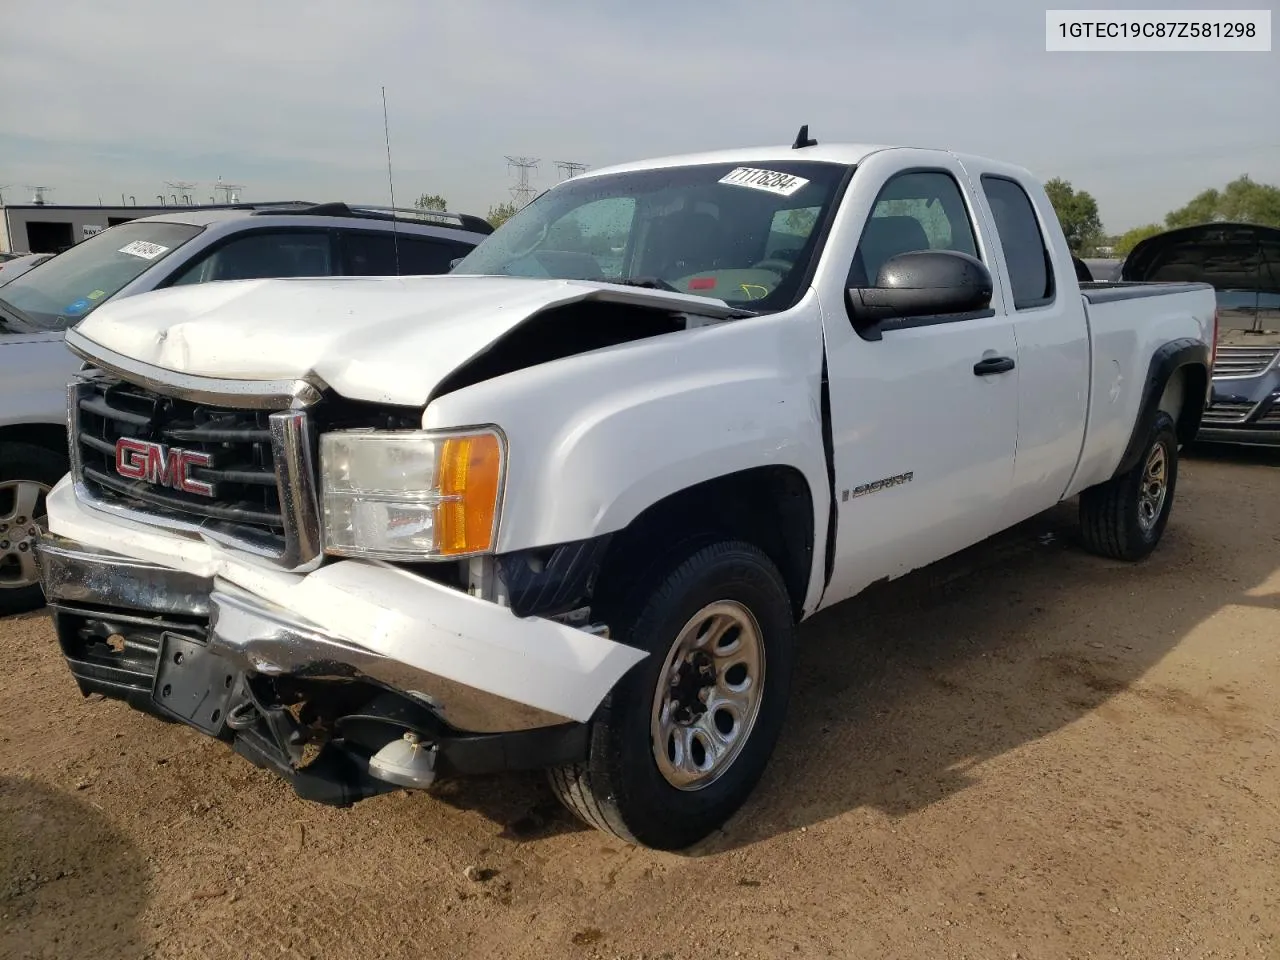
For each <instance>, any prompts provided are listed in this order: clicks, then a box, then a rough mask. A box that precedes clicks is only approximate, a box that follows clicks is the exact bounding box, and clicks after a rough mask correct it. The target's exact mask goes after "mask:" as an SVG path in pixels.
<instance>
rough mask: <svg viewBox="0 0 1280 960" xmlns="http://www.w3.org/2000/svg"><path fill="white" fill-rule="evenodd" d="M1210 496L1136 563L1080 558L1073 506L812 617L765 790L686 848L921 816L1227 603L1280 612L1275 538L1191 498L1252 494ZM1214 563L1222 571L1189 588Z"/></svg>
mask: <svg viewBox="0 0 1280 960" xmlns="http://www.w3.org/2000/svg"><path fill="white" fill-rule="evenodd" d="M1246 462H1252V461H1246ZM1228 469H1230V470H1231V472H1232V473H1238V472H1239V471H1240V469H1241V468H1240V467H1237V466H1234V465H1232V466H1229V467H1228ZM1245 469H1248V468H1245ZM1205 486H1207V485H1206V484H1204V483H1203V481H1201V482H1200V483H1186V484H1184V483H1183V482H1182V481H1181V479H1180V483H1179V491H1178V498H1177V500H1178V502H1177V503H1175V509H1174V513H1173V519H1172V520H1171V522H1170V525H1169V527H1168V528H1167V529H1166V532H1165V536H1164V540H1163V541H1162V543H1161V545H1160V547H1159V548H1158V549H1157V550H1156V552H1155V553H1154V554H1153V555H1152V556H1151V557H1149V558H1148V559H1147V560H1146V561H1143V562H1141V563H1138V564H1128V563H1120V562H1114V561H1109V560H1105V559H1101V558H1098V557H1095V556H1092V555H1090V554H1087V553H1085V552H1084V551H1083V550H1082V549H1081V547H1080V545H1079V542H1078V525H1077V522H1076V518H1077V512H1076V510H1077V508H1076V504H1075V503H1074V502H1070V503H1065V504H1061V505H1059V506H1058V507H1057V508H1055V509H1054V510H1051V511H1049V512H1048V513H1045V514H1042V515H1040V516H1038V517H1035V518H1033V519H1031V520H1029V521H1027V522H1025V523H1023V524H1021V525H1019V526H1017V527H1015V528H1013V529H1011V530H1009V531H1006V532H1005V533H1003V534H1000V535H998V536H996V537H993V538H991V539H990V540H987V541H984V542H983V543H981V544H978V545H976V546H974V547H971V548H969V549H968V550H966V551H964V552H962V553H960V554H957V555H955V556H954V557H951V558H948V559H946V560H943V561H940V562H939V563H937V564H934V565H932V566H930V567H927V568H924V569H922V570H919V571H915V572H914V573H912V574H909V575H908V576H906V577H903V578H902V579H900V580H897V581H893V582H891V583H888V584H883V585H880V586H877V587H875V588H872V589H871V590H868V591H866V592H865V593H864V594H862V595H860V596H859V597H855V598H853V599H852V600H850V601H847V602H846V603H844V604H841V605H838V606H836V607H833V608H831V609H830V610H827V611H823V612H822V613H820V614H818V615H817V616H815V617H814V618H813V619H812V620H810V621H808V622H807V623H806V624H805V625H804V627H802V629H801V640H802V646H801V652H800V662H799V664H798V667H797V674H796V679H795V683H794V686H793V691H792V699H791V705H790V710H789V716H788V722H787V725H786V727H785V728H784V731H783V734H782V737H781V740H780V742H779V744H778V747H777V751H776V753H775V754H774V758H773V760H772V761H771V764H770V768H769V770H768V771H767V772H766V775H765V777H764V780H763V781H762V783H761V785H760V787H759V788H758V789H757V792H756V794H755V796H754V797H753V798H752V800H750V801H749V802H748V804H747V806H746V807H744V809H743V810H742V811H741V812H740V813H739V814H738V815H737V816H736V817H735V818H734V819H733V820H731V821H730V822H729V823H728V824H727V825H726V827H725V829H724V830H722V831H720V832H719V833H718V834H716V835H714V836H712V837H710V838H708V840H706V841H705V842H704V843H702V844H700V845H699V846H698V847H696V848H694V849H692V850H690V851H688V854H689V855H692V856H703V855H710V854H714V853H718V852H722V851H725V850H729V849H734V848H736V847H740V846H745V845H748V844H751V843H754V842H756V841H758V840H761V839H765V838H768V837H771V836H774V835H777V834H779V833H785V832H790V831H792V830H794V829H796V828H798V827H805V826H812V825H815V824H817V823H820V822H822V821H824V820H826V819H829V818H831V817H835V816H838V815H840V814H843V813H846V812H848V811H851V810H854V809H857V808H860V807H867V808H871V809H874V810H878V811H880V812H882V813H884V814H886V815H888V816H890V817H899V816H903V815H905V814H908V813H911V812H913V811H917V810H920V809H923V808H925V807H927V806H929V805H930V804H933V803H936V802H938V801H940V800H943V799H945V798H947V797H949V796H951V795H953V794H955V793H957V792H959V791H961V790H964V789H965V788H966V787H967V786H969V785H970V784H972V783H974V782H975V778H974V776H973V775H972V774H970V773H969V772H968V771H969V770H970V769H971V768H973V767H974V766H975V765H976V764H979V763H981V762H982V761H984V760H987V759H990V758H992V757H996V756H999V755H1000V754H1003V753H1005V752H1007V751H1010V750H1013V749H1016V748H1018V747H1020V746H1022V745H1024V744H1027V743H1030V742H1032V741H1035V740H1037V739H1039V738H1041V737H1044V736H1046V735H1048V734H1051V733H1053V732H1055V731H1057V730H1060V729H1062V728H1063V727H1065V726H1067V725H1068V724H1070V723H1072V722H1074V721H1075V720H1077V719H1079V718H1080V717H1082V716H1084V715H1085V714H1087V713H1089V712H1090V711H1092V710H1094V709H1095V708H1097V707H1098V706H1100V705H1101V704H1102V703H1104V702H1105V701H1107V700H1108V699H1110V698H1112V697H1113V696H1115V695H1116V694H1118V693H1120V692H1122V691H1124V690H1126V689H1129V688H1130V687H1131V686H1132V685H1133V684H1134V683H1135V682H1136V681H1138V680H1139V679H1140V678H1141V677H1142V676H1143V675H1144V674H1145V673H1147V671H1148V670H1150V669H1151V668H1152V667H1153V666H1154V665H1155V664H1156V663H1158V662H1159V661H1160V660H1161V659H1162V658H1163V657H1164V656H1165V655H1166V654H1167V653H1169V651H1170V650H1172V649H1173V648H1174V647H1175V646H1176V645H1177V644H1178V643H1179V641H1181V640H1182V639H1183V638H1184V637H1185V636H1186V635H1187V633H1188V632H1189V631H1190V630H1191V629H1193V628H1194V627H1195V626H1196V625H1197V624H1198V623H1200V622H1201V621H1202V620H1204V619H1205V618H1207V617H1208V616H1209V615H1211V614H1212V613H1214V612H1215V611H1217V610H1219V609H1220V608H1221V607H1223V606H1224V605H1227V604H1233V603H1235V604H1243V605H1251V606H1263V607H1268V608H1272V609H1280V594H1274V595H1268V596H1262V597H1259V596H1246V595H1245V592H1246V591H1247V590H1249V589H1250V588H1252V587H1255V586H1256V585H1257V584H1259V583H1261V582H1263V581H1264V580H1266V578H1267V577H1268V576H1270V575H1271V574H1272V573H1273V572H1274V571H1275V569H1276V568H1277V566H1280V560H1278V558H1280V551H1277V549H1275V545H1274V544H1271V543H1270V540H1271V539H1272V534H1273V533H1275V531H1272V530H1269V529H1268V530H1266V531H1262V530H1259V531H1258V533H1257V536H1258V538H1259V542H1260V543H1261V542H1262V541H1263V540H1266V541H1267V547H1268V549H1262V550H1241V549H1232V548H1231V547H1229V546H1228V545H1227V544H1226V543H1224V540H1226V539H1229V538H1226V537H1225V536H1224V535H1223V533H1222V531H1221V529H1220V528H1217V527H1215V522H1214V521H1215V520H1217V519H1218V518H1219V517H1221V516H1222V513H1225V512H1228V511H1230V510H1231V509H1232V506H1231V505H1230V504H1224V505H1223V507H1222V513H1220V512H1218V511H1212V512H1211V515H1208V516H1202V514H1203V513H1205V511H1198V512H1197V514H1196V515H1195V516H1191V517H1189V516H1188V513H1189V511H1188V510H1187V500H1188V498H1189V497H1193V496H1196V495H1197V488H1199V489H1200V490H1203V491H1204V494H1210V492H1211V494H1212V495H1213V496H1215V497H1220V498H1222V499H1225V500H1231V499H1236V500H1241V501H1243V500H1244V499H1245V494H1244V493H1241V492H1233V491H1232V490H1231V489H1230V488H1228V489H1221V488H1220V487H1218V486H1215V487H1214V489H1213V490H1212V491H1209V490H1205V489H1204V488H1205ZM1179 508H1181V509H1179ZM1238 523H1239V525H1240V526H1242V527H1243V526H1245V524H1244V523H1243V522H1239V521H1238ZM1237 533H1238V531H1237ZM1277 539H1280V538H1277ZM1215 541H1216V542H1215ZM1206 555H1208V556H1209V558H1210V559H1208V560H1206V559H1205V558H1206ZM1202 561H1204V562H1211V563H1212V564H1213V574H1214V575H1212V576H1207V575H1205V576H1198V577H1196V578H1195V579H1194V582H1191V581H1190V580H1189V578H1190V577H1191V576H1192V575H1193V573H1194V572H1195V571H1203V566H1202Z"/></svg>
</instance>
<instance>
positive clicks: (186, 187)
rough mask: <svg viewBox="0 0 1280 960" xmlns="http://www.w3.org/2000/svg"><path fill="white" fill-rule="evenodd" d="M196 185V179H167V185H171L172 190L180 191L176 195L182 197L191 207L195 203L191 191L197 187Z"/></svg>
mask: <svg viewBox="0 0 1280 960" xmlns="http://www.w3.org/2000/svg"><path fill="white" fill-rule="evenodd" d="M195 185H196V183H195V181H194V180H166V181H165V186H167V187H169V188H170V189H171V190H176V191H178V193H177V194H176V196H179V197H181V198H182V199H183V201H185V202H186V204H187V206H189V207H190V206H193V205H194V204H193V203H192V201H191V193H190V191H191V190H192V189H193V188H194V187H195Z"/></svg>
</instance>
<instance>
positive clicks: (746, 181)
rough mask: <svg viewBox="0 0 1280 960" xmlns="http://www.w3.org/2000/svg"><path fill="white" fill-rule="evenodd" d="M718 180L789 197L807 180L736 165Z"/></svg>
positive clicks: (772, 171) (787, 174) (773, 171)
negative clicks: (736, 166)
mask: <svg viewBox="0 0 1280 960" xmlns="http://www.w3.org/2000/svg"><path fill="white" fill-rule="evenodd" d="M720 182H721V183H729V184H733V185H734V186H736V187H751V188H752V189H753V190H767V191H769V193H776V194H779V195H780V196H783V197H789V196H791V195H792V194H793V193H795V192H796V191H797V190H799V189H800V188H801V187H803V186H804V185H805V184H807V183H808V182H809V181H808V180H806V179H805V178H804V177H796V176H792V175H791V174H789V173H778V172H777V171H776V170H757V169H756V168H755V167H738V168H737V169H735V170H732V171H730V172H729V173H727V174H726V175H725V176H723V177H721V178H720Z"/></svg>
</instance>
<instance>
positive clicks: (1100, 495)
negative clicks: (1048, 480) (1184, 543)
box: [1080, 413, 1178, 560]
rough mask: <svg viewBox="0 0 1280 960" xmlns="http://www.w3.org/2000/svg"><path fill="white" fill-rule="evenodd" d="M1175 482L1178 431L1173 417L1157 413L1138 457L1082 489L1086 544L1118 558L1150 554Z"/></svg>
mask: <svg viewBox="0 0 1280 960" xmlns="http://www.w3.org/2000/svg"><path fill="white" fill-rule="evenodd" d="M1177 483H1178V436H1177V432H1176V431H1175V429H1174V425H1173V418H1172V417H1170V416H1169V415H1168V414H1167V413H1158V414H1156V419H1155V422H1154V423H1153V424H1152V425H1151V429H1150V431H1149V432H1148V434H1147V442H1146V445H1145V446H1144V447H1143V450H1142V455H1141V456H1140V457H1139V458H1138V462H1137V463H1136V464H1134V466H1133V467H1132V468H1131V469H1130V470H1129V471H1128V472H1126V473H1122V474H1120V475H1119V476H1116V477H1112V478H1111V479H1110V480H1108V481H1107V482H1106V483H1101V484H1099V485H1098V486H1096V487H1090V488H1089V489H1088V490H1085V491H1084V492H1083V493H1082V494H1081V495H1080V531H1081V535H1082V537H1083V539H1084V544H1085V546H1086V547H1087V548H1088V549H1089V550H1090V551H1092V552H1093V553H1096V554H1099V555H1100V556H1104V557H1111V558H1112V559H1115V560H1141V559H1143V558H1144V557H1146V556H1147V555H1148V554H1150V553H1151V551H1152V550H1154V549H1155V548H1156V544H1158V543H1159V542H1160V537H1161V536H1162V535H1163V534H1164V528H1165V524H1167V523H1168V522H1169V511H1170V510H1171V509H1172V508H1173V494H1174V488H1175V487H1176V486H1177Z"/></svg>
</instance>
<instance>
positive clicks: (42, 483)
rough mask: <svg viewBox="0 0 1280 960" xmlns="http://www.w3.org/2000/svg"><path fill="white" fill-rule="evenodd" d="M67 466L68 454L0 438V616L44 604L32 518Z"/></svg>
mask: <svg viewBox="0 0 1280 960" xmlns="http://www.w3.org/2000/svg"><path fill="white" fill-rule="evenodd" d="M67 470H68V464H67V455H66V454H65V453H63V454H60V453H57V452H55V451H53V450H50V449H49V448H47V447H38V446H36V445H35V444H30V443H0V617H4V616H8V615H9V614H12V613H25V612H26V611H28V610H36V609H38V608H40V607H42V606H44V593H43V591H42V590H41V589H40V579H39V576H38V575H37V573H36V566H35V530H36V521H37V520H43V519H44V515H45V508H44V500H45V495H46V494H47V493H48V492H49V490H50V489H52V487H53V485H54V484H55V483H57V482H58V481H59V480H61V479H62V477H63V475H64V474H66V472H67Z"/></svg>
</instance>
